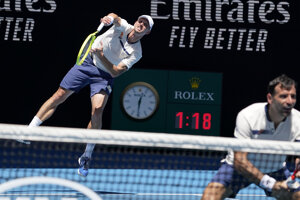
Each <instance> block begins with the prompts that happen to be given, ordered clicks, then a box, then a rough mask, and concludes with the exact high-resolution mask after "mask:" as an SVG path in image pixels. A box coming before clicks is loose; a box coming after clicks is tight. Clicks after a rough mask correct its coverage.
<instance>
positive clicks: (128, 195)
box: [0, 168, 273, 200]
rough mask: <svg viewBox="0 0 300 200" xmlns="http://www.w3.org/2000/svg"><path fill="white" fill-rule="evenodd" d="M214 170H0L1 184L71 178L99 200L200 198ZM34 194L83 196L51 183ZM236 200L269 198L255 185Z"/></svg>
mask: <svg viewBox="0 0 300 200" xmlns="http://www.w3.org/2000/svg"><path fill="white" fill-rule="evenodd" d="M214 173H215V171H209V170H154V169H151V170H149V169H91V170H90V174H89V175H88V177H86V178H83V177H81V176H79V175H77V169H70V168H68V169H66V168H60V169H59V168H55V169H53V168H39V169H28V168H26V169H25V168H24V169H20V168H19V169H2V172H1V183H3V182H4V181H5V180H6V181H7V180H9V179H10V177H14V178H22V177H26V176H47V177H57V178H64V179H68V180H72V181H74V182H77V183H80V184H82V185H84V186H86V187H88V188H90V189H92V190H93V191H94V192H96V193H97V194H98V195H99V196H100V197H101V198H102V199H103V200H117V199H123V200H124V199H130V200H140V199H147V200H183V199H188V200H194V199H198V200H199V199H200V198H201V196H202V192H203V190H204V188H205V186H206V185H207V184H208V182H209V181H210V179H211V178H212V176H213V174H214ZM32 190H33V187H32V185H31V186H30V185H29V186H23V187H19V188H15V189H13V190H12V191H10V192H9V193H10V194H11V197H10V199H17V197H30V196H31V195H32ZM34 190H36V191H38V192H37V193H38V194H37V195H36V196H39V197H40V198H42V197H47V199H57V196H60V197H64V199H72V200H75V199H85V197H84V196H83V195H80V194H79V193H78V192H77V191H75V190H71V189H69V188H64V187H55V188H53V187H51V185H44V186H43V187H42V186H37V188H34ZM0 199H1V196H0ZM32 199H34V198H32ZM236 199H241V200H242V199H253V200H255V199H273V198H269V197H265V195H264V192H263V190H261V189H259V188H258V187H257V186H255V185H251V186H249V187H248V188H246V189H244V190H241V191H240V193H239V194H238V196H237V198H236Z"/></svg>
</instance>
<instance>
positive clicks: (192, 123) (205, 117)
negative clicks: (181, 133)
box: [175, 111, 212, 130]
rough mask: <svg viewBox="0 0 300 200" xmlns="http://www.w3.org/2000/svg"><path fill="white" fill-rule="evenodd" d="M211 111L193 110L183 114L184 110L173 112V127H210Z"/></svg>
mask: <svg viewBox="0 0 300 200" xmlns="http://www.w3.org/2000/svg"><path fill="white" fill-rule="evenodd" d="M211 119H212V118H211V113H203V114H200V113H199V112H193V113H188V114H185V113H184V112H181V111H180V112H176V113H175V128H179V129H181V128H184V127H190V128H191V129H196V130H197V129H200V128H201V129H203V130H210V129H211Z"/></svg>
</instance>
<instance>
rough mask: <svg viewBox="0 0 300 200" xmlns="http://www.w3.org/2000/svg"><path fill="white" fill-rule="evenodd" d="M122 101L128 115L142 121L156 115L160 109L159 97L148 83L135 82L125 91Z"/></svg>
mask: <svg viewBox="0 0 300 200" xmlns="http://www.w3.org/2000/svg"><path fill="white" fill-rule="evenodd" d="M121 101H122V102H121V104H122V107H123V109H124V111H125V113H126V114H127V115H129V116H130V117H132V118H134V119H139V120H141V119H147V118H149V117H151V116H152V115H153V114H154V112H155V111H156V110H157V108H158V104H159V96H158V93H157V91H156V89H155V88H154V87H153V86H152V85H150V84H148V83H146V82H135V83H132V84H130V85H128V86H127V87H126V88H125V89H124V91H123V94H122V98H121Z"/></svg>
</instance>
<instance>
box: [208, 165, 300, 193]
mask: <svg viewBox="0 0 300 200" xmlns="http://www.w3.org/2000/svg"><path fill="white" fill-rule="evenodd" d="M267 174H268V175H269V176H271V177H273V178H275V179H276V180H277V181H283V180H286V179H287V178H288V177H289V176H290V171H289V170H288V169H287V168H282V169H280V170H278V171H276V172H271V173H267ZM211 182H217V183H221V184H223V185H224V186H225V187H226V188H230V189H231V190H232V191H233V194H232V195H231V196H230V198H234V197H235V196H236V194H237V193H238V192H239V190H241V189H243V188H245V187H247V186H249V185H250V184H251V183H252V182H249V181H248V179H246V178H244V177H243V176H242V175H241V174H239V173H238V172H237V171H236V170H235V169H234V167H233V166H232V165H229V164H227V163H226V162H223V163H222V165H221V167H220V168H219V170H218V172H217V174H216V175H215V176H214V177H213V179H212V181H211ZM299 190H300V188H299ZM299 190H298V189H297V190H295V191H299ZM265 193H266V195H267V196H270V195H271V193H270V192H268V191H266V190H265Z"/></svg>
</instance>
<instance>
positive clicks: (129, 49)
mask: <svg viewBox="0 0 300 200" xmlns="http://www.w3.org/2000/svg"><path fill="white" fill-rule="evenodd" d="M133 28H134V27H133V26H132V25H130V24H128V23H127V21H126V20H124V19H121V24H120V26H115V25H113V26H112V27H111V28H110V29H109V30H107V31H106V32H105V33H103V34H101V35H100V36H98V37H97V38H96V39H95V41H94V43H93V45H92V48H100V45H101V43H102V46H103V53H104V56H105V57H106V58H107V59H108V60H109V61H110V62H111V63H112V64H113V65H116V66H117V65H118V64H119V63H120V62H123V63H124V64H125V65H126V66H127V68H128V69H130V68H131V67H132V65H134V64H135V63H136V62H138V61H139V60H140V59H141V58H142V47H141V43H140V41H138V42H136V43H133V44H131V43H128V41H127V36H128V34H129V33H130V32H131V31H132V30H133ZM92 56H93V62H94V64H95V65H96V66H97V67H98V68H100V69H101V70H103V71H105V72H107V73H109V71H108V70H107V69H106V68H105V66H104V65H103V63H102V61H101V60H100V59H99V58H98V57H97V56H96V55H95V54H94V53H93V54H92Z"/></svg>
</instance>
